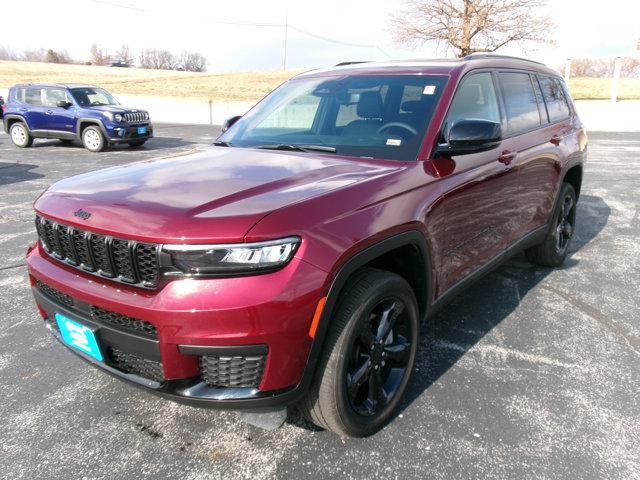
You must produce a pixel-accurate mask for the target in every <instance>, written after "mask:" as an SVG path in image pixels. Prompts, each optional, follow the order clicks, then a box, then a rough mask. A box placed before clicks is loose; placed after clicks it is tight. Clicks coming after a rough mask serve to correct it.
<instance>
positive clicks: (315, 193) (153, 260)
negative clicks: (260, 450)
mask: <svg viewBox="0 0 640 480" xmlns="http://www.w3.org/2000/svg"><path fill="white" fill-rule="evenodd" d="M232 120H234V121H229V122H227V124H226V125H225V128H224V132H223V133H222V135H221V136H220V137H219V138H218V140H217V141H216V142H215V144H214V145H212V146H211V147H208V148H205V149H203V150H200V151H198V152H195V153H191V154H187V155H183V156H174V157H167V158H159V159H155V160H151V161H142V162H138V163H133V164H129V165H125V166H121V167H115V168H109V169H106V170H101V171H98V172H94V173H88V174H84V175H79V176H76V177H73V178H69V179H66V180H63V181H60V182H58V183H56V184H55V185H53V186H52V187H51V188H49V189H48V190H47V191H46V192H45V193H44V194H43V195H42V196H41V197H40V198H39V199H38V200H37V201H36V202H35V210H36V227H37V230H38V234H39V242H38V243H37V245H35V246H33V247H32V248H31V249H30V251H29V252H28V256H27V260H28V266H29V273H30V279H31V284H32V286H33V293H34V295H35V298H36V301H37V304H38V307H39V309H40V312H41V314H42V316H43V317H44V319H45V325H46V326H47V328H48V329H49V330H50V331H51V333H52V334H53V335H55V337H56V338H58V339H59V340H60V341H61V342H62V343H63V344H65V345H66V346H68V347H69V348H70V350H71V351H72V352H74V353H76V354H77V355H79V356H80V357H82V358H83V359H85V360H87V361H89V362H91V363H92V364H93V365H95V366H96V367H98V368H101V369H102V370H105V371H106V372H109V373H111V374H113V375H115V376H117V377H119V378H121V379H124V380H127V381H129V382H131V383H133V384H137V385H140V386H143V387H146V388H147V389H148V390H150V391H154V392H156V393H158V394H162V395H164V396H166V397H168V398H170V399H173V400H177V401H182V402H188V403H191V404H193V405H199V406H212V407H223V408H229V409H249V410H250V411H261V410H262V411H269V410H272V411H273V410H278V411H282V409H283V408H284V407H286V406H287V405H290V404H292V403H297V404H298V405H299V406H300V408H301V410H302V411H303V412H304V413H305V414H306V415H307V416H308V417H309V418H310V419H311V420H312V421H313V422H315V423H316V424H317V425H319V426H321V427H323V428H327V429H330V430H332V431H334V432H337V433H339V434H342V435H351V436H364V435H368V434H371V433H373V432H375V431H376V430H378V429H379V428H381V427H382V426H383V425H384V424H385V422H386V421H388V420H389V419H390V418H391V417H392V414H393V411H394V408H395V407H396V406H397V405H398V403H399V401H400V399H401V397H402V394H403V392H404V390H405V389H406V387H407V383H408V382H409V377H410V374H411V370H412V367H413V365H414V362H415V358H416V347H417V345H418V331H419V327H420V325H421V324H422V323H423V322H424V321H425V320H426V319H427V318H428V317H429V316H430V315H432V314H433V312H435V311H436V310H437V309H438V308H439V307H441V306H442V305H443V304H444V303H445V302H446V301H447V300H448V299H450V298H451V297H452V296H454V295H456V294H457V293H459V292H460V291H461V289H462V288H463V287H465V286H466V285H468V284H469V283H470V282H471V281H473V280H475V279H477V278H478V277H480V276H481V275H483V274H484V273H486V272H487V271H489V270H490V269H491V268H493V267H495V266H496V265H497V264H498V263H500V262H501V261H503V260H504V259H506V258H508V257H509V256H511V255H512V254H514V253H516V252H518V251H521V250H525V251H526V255H527V257H528V258H529V259H530V260H531V261H533V262H535V263H537V264H541V265H547V266H557V265H560V264H561V263H562V262H563V260H564V258H565V257H566V255H567V252H568V248H569V244H570V241H571V237H572V234H573V231H574V226H575V216H576V202H577V199H578V196H579V194H580V184H581V180H582V172H583V162H584V160H585V154H586V145H587V139H586V135H585V131H584V129H583V127H582V124H581V123H580V120H579V119H578V117H577V116H576V112H575V109H574V107H573V104H572V102H571V99H570V97H569V93H568V92H567V88H566V86H565V84H564V82H563V81H562V79H561V78H560V77H559V76H558V74H557V73H556V72H555V71H554V70H551V69H549V68H546V67H545V66H544V65H542V64H539V63H536V62H532V61H527V60H523V59H517V58H510V57H499V56H490V55H474V56H471V57H467V58H465V59H460V60H435V61H410V62H390V63H361V64H351V65H341V66H339V67H336V68H330V69H326V70H314V71H311V72H307V73H304V74H301V75H298V76H296V77H294V78H292V79H291V80H289V81H287V82H286V83H285V84H283V85H282V86H280V87H279V88H277V89H276V90H275V91H274V92H273V93H271V94H270V95H268V96H267V97H266V98H265V99H264V100H262V101H261V102H260V103H259V104H258V105H256V106H255V107H254V108H253V109H252V110H250V111H249V112H248V113H247V114H246V115H244V116H243V117H242V118H237V117H236V118H234V119H232Z"/></svg>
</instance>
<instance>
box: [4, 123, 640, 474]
mask: <svg viewBox="0 0 640 480" xmlns="http://www.w3.org/2000/svg"><path fill="white" fill-rule="evenodd" d="M156 135H157V137H158V138H155V139H154V140H152V141H150V142H149V143H148V144H147V145H145V147H144V148H142V149H138V150H133V149H129V148H128V147H126V146H124V147H117V148H114V149H112V150H110V151H108V152H104V153H100V154H92V153H89V152H87V151H85V150H84V149H82V147H81V146H80V145H79V144H78V145H73V146H70V147H67V146H62V145H61V144H59V143H58V142H56V141H37V142H36V144H35V145H34V147H33V148H31V149H27V150H19V149H17V148H15V147H13V145H12V144H11V142H10V140H9V138H8V136H7V135H6V134H4V133H0V292H1V293H0V312H1V313H0V398H1V399H2V401H1V402H0V477H2V478H7V479H22V478H24V479H34V478H91V479H93V478H96V479H97V478H110V479H111V478H142V477H145V478H180V479H209V478H211V479H218V478H225V479H227V478H253V479H263V478H275V477H277V478H296V479H298V478H332V477H335V476H339V475H341V476H344V477H347V478H363V479H364V478H388V479H393V478H400V479H406V478H434V479H440V478H442V479H444V478H460V479H471V478H473V479H476V478H488V479H494V478H495V479H498V478H500V479H502V478H518V479H528V478H536V479H567V478H580V479H590V478H593V479H600V478H608V479H610V478H616V479H640V397H639V395H638V392H640V326H639V320H640V295H639V294H638V287H639V286H640V241H639V239H640V196H639V194H638V192H639V191H640V133H635V134H634V133H625V134H621V133H591V134H590V145H589V162H588V167H587V172H586V175H585V180H584V185H583V190H582V196H581V198H580V202H579V205H578V227H577V232H576V237H575V238H574V243H573V246H572V250H573V251H572V254H571V257H570V258H569V259H568V260H567V262H566V264H565V266H564V268H562V269H558V270H551V269H545V268H540V267H534V266H532V265H530V264H529V263H527V262H526V261H525V260H524V259H523V258H522V257H518V258H515V259H513V260H511V261H510V262H509V263H507V264H505V265H504V266H502V267H501V268H499V269H498V270H497V271H495V272H494V273H492V274H490V275H489V276H487V277H485V278H484V279H483V280H482V281H481V282H480V283H479V284H477V285H476V286H474V287H472V288H471V289H469V290H468V291H466V292H465V293H463V294H462V295H460V296H459V297H458V298H457V299H455V301H454V302H453V303H451V304H450V305H449V306H448V307H447V308H445V309H444V310H443V311H442V312H441V313H440V314H438V316H437V317H436V318H435V319H434V321H433V322H432V323H431V324H430V325H429V326H428V327H427V328H426V329H425V331H423V334H422V345H421V348H420V354H419V361H418V367H417V371H416V372H415V375H414V377H413V380H412V383H411V386H410V391H409V395H408V398H407V399H406V401H405V402H404V404H403V407H402V410H401V411H400V412H399V415H398V417H397V418H396V419H395V420H394V421H393V422H392V423H391V424H390V425H389V426H387V427H386V428H385V429H384V430H383V431H382V432H380V433H379V434H377V435H375V436H373V437H370V438H367V439H364V440H351V439H341V438H339V437H337V436H335V435H333V434H330V433H327V432H323V431H317V430H315V429H313V428H311V427H310V426H309V425H308V424H306V423H305V422H304V421H302V420H301V419H300V417H299V416H298V415H297V414H296V412H295V411H293V412H291V414H290V416H289V420H288V423H286V424H285V426H284V427H282V428H281V429H279V430H278V431H275V432H268V431H264V430H260V429H257V428H255V427H252V426H249V425H246V424H244V423H242V422H240V421H238V420H237V418H236V415H235V414H234V413H232V412H224V411H210V410H201V409H195V408H191V407H186V406H180V405H177V404H174V403H170V402H168V401H165V400H161V399H158V398H156V397H153V396H150V395H149V394H147V393H145V392H141V391H139V390H137V389H135V388H133V387H130V386H128V385H125V384H123V383H121V382H119V381H118V380H115V379H113V378H111V377H109V376H107V375H105V374H103V373H101V372H99V371H97V370H95V369H93V368H92V367H89V366H87V365H86V364H84V363H83V362H82V361H81V360H79V359H78V358H76V357H75V356H73V355H71V354H70V353H69V352H67V351H65V350H64V349H63V348H62V347H61V346H60V345H59V344H58V343H57V342H56V341H55V340H54V339H53V338H51V337H50V335H49V334H48V333H47V331H46V330H45V329H44V328H43V326H42V321H41V319H40V317H39V315H38V313H37V311H36V308H35V306H34V303H33V301H32V298H31V294H30V291H29V287H28V283H27V275H26V269H25V267H24V262H23V256H24V253H25V249H26V246H27V244H28V243H29V242H30V241H32V240H33V239H34V237H35V235H34V232H33V230H34V227H33V213H32V211H31V204H32V202H33V200H34V199H35V197H36V196H37V195H38V194H39V193H40V192H41V191H42V190H43V189H45V188H46V187H47V186H48V185H50V184H51V183H52V182H54V181H56V180H59V179H61V178H64V177H67V176H70V175H74V174H78V173H82V172H87V171H91V170H95V169H98V168H102V167H108V166H113V165H120V164H124V163H128V162H131V161H135V160H140V159H148V158H152V157H154V156H160V155H162V156H164V155H172V154H177V153H181V152H184V151H186V150H188V149H191V148H194V147H197V146H198V145H199V144H206V143H210V142H211V141H212V139H213V137H214V136H215V131H214V129H213V128H212V127H205V126H198V127H187V126H174V125H163V126H159V127H158V128H157V130H156Z"/></svg>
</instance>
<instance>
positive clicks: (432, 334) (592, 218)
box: [287, 195, 611, 431]
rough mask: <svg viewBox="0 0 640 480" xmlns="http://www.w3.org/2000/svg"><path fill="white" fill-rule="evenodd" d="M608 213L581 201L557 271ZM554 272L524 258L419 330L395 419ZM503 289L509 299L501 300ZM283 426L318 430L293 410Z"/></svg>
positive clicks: (596, 200) (593, 200)
mask: <svg viewBox="0 0 640 480" xmlns="http://www.w3.org/2000/svg"><path fill="white" fill-rule="evenodd" d="M610 213H611V209H610V208H609V206H608V205H607V203H606V202H605V201H604V200H603V199H602V198H600V197H596V196H590V195H582V196H581V197H580V201H579V202H578V212H577V228H576V233H575V235H574V238H573V244H572V247H571V251H570V254H569V257H568V258H567V259H566V260H565V263H564V265H563V266H562V267H560V268H562V269H570V268H572V267H574V266H575V265H576V264H577V262H578V261H577V260H575V259H573V258H572V255H573V254H574V253H575V252H577V251H578V250H581V249H583V248H585V247H586V246H587V245H589V244H591V243H593V241H594V240H595V239H596V238H597V236H598V235H599V233H600V232H601V231H602V229H603V228H604V227H605V226H606V224H607V221H608V218H609V215H610ZM553 271H554V269H553V268H546V267H540V266H536V265H533V264H531V263H529V262H528V261H527V260H526V259H525V257H524V254H519V255H517V256H515V257H514V258H512V259H511V260H509V261H508V262H506V263H505V264H503V265H502V266H500V267H499V268H498V269H496V270H494V271H493V272H491V273H489V274H488V275H486V276H485V277H484V278H483V279H482V281H481V282H476V283H475V284H474V285H472V286H470V287H469V288H468V289H467V290H465V291H464V292H462V293H461V294H460V295H458V296H457V297H455V298H454V299H453V300H452V301H451V303H449V304H448V305H446V306H445V307H444V308H443V309H442V310H441V311H440V312H438V313H437V314H436V315H435V316H434V317H432V318H430V319H429V320H428V321H427V325H423V327H422V331H421V338H420V344H419V345H418V354H417V360H416V369H415V371H414V373H413V376H412V379H411V382H410V384H409V386H408V388H407V392H406V393H405V398H404V400H403V402H402V403H401V406H400V408H399V409H398V411H397V412H396V413H397V414H400V413H402V411H404V410H405V409H406V408H407V407H409V406H410V405H411V404H412V403H413V402H414V401H415V400H416V399H417V398H418V397H420V396H421V395H423V394H424V393H425V391H427V390H428V389H429V387H431V385H433V384H434V383H435V382H437V381H438V379H439V378H440V377H442V375H444V374H445V373H446V372H447V371H448V370H449V369H450V368H451V367H453V366H454V365H455V364H456V363H457V362H458V361H459V360H460V359H461V358H462V357H463V356H464V355H465V354H466V353H467V352H468V351H469V350H470V349H471V348H473V347H474V346H475V345H476V344H477V343H478V342H479V341H480V340H481V339H482V338H483V337H484V336H485V335H486V334H487V333H489V332H490V331H491V330H492V329H493V328H494V327H496V326H497V325H498V324H500V322H502V321H503V320H504V319H505V318H507V317H508V316H509V314H511V313H512V312H513V311H514V310H515V309H516V308H517V307H518V305H519V304H520V299H522V298H523V297H524V296H525V295H526V293H527V292H528V291H529V290H531V289H533V288H535V287H536V286H537V285H538V284H539V283H540V282H541V281H542V280H543V279H544V278H545V277H546V276H547V275H549V274H550V273H551V272H553ZM508 289H511V290H512V291H513V294H505V290H508ZM505 297H506V298H505ZM287 421H288V422H289V423H292V424H294V425H297V426H299V427H301V428H305V429H308V430H314V431H317V430H319V429H318V428H317V427H315V425H313V424H311V423H310V422H308V421H307V420H306V419H304V418H303V417H302V416H301V415H300V413H299V412H297V411H296V410H295V409H294V410H292V411H290V413H289V416H288V418H287ZM392 421H393V420H392Z"/></svg>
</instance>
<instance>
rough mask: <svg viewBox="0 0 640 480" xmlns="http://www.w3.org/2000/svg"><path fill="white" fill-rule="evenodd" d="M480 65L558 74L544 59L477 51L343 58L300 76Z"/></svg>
mask: <svg viewBox="0 0 640 480" xmlns="http://www.w3.org/2000/svg"><path fill="white" fill-rule="evenodd" d="M478 68H511V69H525V70H531V71H536V72H539V73H544V74H547V75H555V76H558V75H559V74H558V72H557V71H555V70H553V69H551V68H549V67H547V66H546V65H544V64H543V63H540V62H536V61H534V60H529V59H526V58H519V57H510V56H506V55H493V54H487V53H475V54H472V55H468V56H466V57H464V58H440V59H415V60H391V61H386V62H341V63H339V64H338V65H336V66H334V67H330V68H323V69H317V70H310V71H308V72H304V73H301V74H300V75H298V76H297V77H315V76H333V75H362V74H378V75H382V74H424V73H430V74H440V75H448V74H451V73H453V72H457V73H464V72H466V71H468V70H474V69H478Z"/></svg>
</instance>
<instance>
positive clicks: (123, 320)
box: [89, 305, 158, 339]
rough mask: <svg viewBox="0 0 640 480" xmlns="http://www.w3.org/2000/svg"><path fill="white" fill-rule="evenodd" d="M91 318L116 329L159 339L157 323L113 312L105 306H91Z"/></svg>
mask: <svg viewBox="0 0 640 480" xmlns="http://www.w3.org/2000/svg"><path fill="white" fill-rule="evenodd" d="M89 309H90V312H91V318H92V319H93V320H95V321H97V322H99V323H103V324H105V325H109V326H111V327H114V328H115V329H116V330H127V331H130V332H134V333H138V334H142V335H144V336H146V337H149V338H153V339H157V338H158V330H157V329H156V327H155V325H152V324H151V323H149V322H145V321H144V320H139V319H137V318H132V317H127V316H126V315H121V314H119V313H116V312H111V311H109V310H105V309H103V308H99V307H94V306H93V305H91V306H90V307H89Z"/></svg>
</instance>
